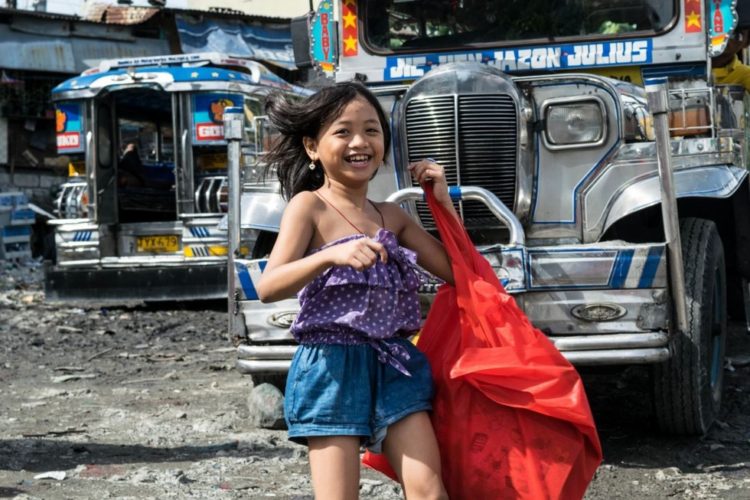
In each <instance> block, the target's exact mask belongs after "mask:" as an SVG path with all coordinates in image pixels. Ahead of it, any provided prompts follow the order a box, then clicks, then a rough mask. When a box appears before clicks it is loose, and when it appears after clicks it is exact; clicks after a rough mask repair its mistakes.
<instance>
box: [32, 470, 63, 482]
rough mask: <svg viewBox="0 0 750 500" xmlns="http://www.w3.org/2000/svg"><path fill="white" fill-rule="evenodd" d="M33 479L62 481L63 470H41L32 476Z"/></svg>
mask: <svg viewBox="0 0 750 500" xmlns="http://www.w3.org/2000/svg"><path fill="white" fill-rule="evenodd" d="M34 479H54V480H56V481H62V480H63V479H65V471H63V470H53V471H49V472H42V473H41V474H37V475H36V476H34Z"/></svg>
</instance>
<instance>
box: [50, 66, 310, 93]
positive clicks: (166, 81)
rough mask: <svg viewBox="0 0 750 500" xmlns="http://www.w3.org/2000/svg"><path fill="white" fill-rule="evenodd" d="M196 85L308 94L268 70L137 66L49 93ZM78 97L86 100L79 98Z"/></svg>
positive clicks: (72, 81) (75, 80) (179, 88)
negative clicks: (267, 89) (241, 87)
mask: <svg viewBox="0 0 750 500" xmlns="http://www.w3.org/2000/svg"><path fill="white" fill-rule="evenodd" d="M258 66H260V65H258ZM196 84H198V85H207V86H209V87H211V86H215V84H239V85H245V86H247V85H250V86H257V87H267V88H269V89H271V88H275V89H280V90H285V91H289V92H295V93H299V94H307V93H309V91H307V90H306V89H303V88H302V87H299V86H296V85H292V84H290V83H288V82H287V81H285V80H284V79H282V78H280V77H278V76H276V75H275V74H273V73H271V72H270V71H268V70H266V71H260V70H259V71H253V72H251V73H247V72H245V71H241V70H235V69H227V68H216V67H212V66H188V67H182V66H140V67H129V68H118V69H112V70H109V71H104V72H97V73H93V74H88V75H86V74H84V75H79V76H76V77H73V78H70V79H68V80H65V81H64V82H62V83H60V84H59V85H58V86H56V87H55V88H53V89H52V99H53V100H56V99H58V98H60V97H61V94H69V93H71V92H73V93H75V92H80V91H85V90H89V91H91V93H92V94H96V93H98V91H99V90H101V89H103V88H113V87H124V86H132V85H152V86H158V87H161V88H162V89H163V90H165V91H168V92H169V91H172V92H174V91H184V90H191V89H194V90H200V89H199V88H193V87H189V86H195V85H196ZM212 84H213V85H212ZM79 97H86V96H84V95H81V96H79Z"/></svg>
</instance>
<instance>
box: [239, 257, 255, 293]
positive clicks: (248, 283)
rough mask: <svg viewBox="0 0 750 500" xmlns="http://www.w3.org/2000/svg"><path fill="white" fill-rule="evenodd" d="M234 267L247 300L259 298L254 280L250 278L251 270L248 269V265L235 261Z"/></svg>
mask: <svg viewBox="0 0 750 500" xmlns="http://www.w3.org/2000/svg"><path fill="white" fill-rule="evenodd" d="M234 269H235V271H236V272H237V278H238V279H239V280H240V286H241V287H242V293H244V294H245V298H246V299H247V300H258V292H256V291H255V287H254V286H253V280H252V279H250V272H249V271H248V270H247V266H246V265H244V264H240V263H239V262H235V263H234Z"/></svg>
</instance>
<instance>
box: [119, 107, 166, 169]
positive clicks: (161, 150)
mask: <svg viewBox="0 0 750 500" xmlns="http://www.w3.org/2000/svg"><path fill="white" fill-rule="evenodd" d="M117 129H118V133H119V137H118V140H119V144H120V149H121V151H120V153H121V154H122V153H123V152H124V151H125V150H126V149H127V147H128V145H129V144H132V145H133V146H134V147H135V150H136V151H137V153H138V157H139V159H140V160H141V163H143V164H157V163H159V164H171V163H172V162H173V161H174V146H173V141H172V136H173V134H172V125H171V123H159V122H157V121H151V120H138V119H129V118H120V119H118V121H117Z"/></svg>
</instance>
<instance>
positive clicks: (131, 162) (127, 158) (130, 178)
mask: <svg viewBox="0 0 750 500" xmlns="http://www.w3.org/2000/svg"><path fill="white" fill-rule="evenodd" d="M117 185H118V186H120V187H143V186H145V185H146V179H145V178H144V176H143V162H141V157H140V156H139V155H138V147H137V146H136V144H135V143H134V142H129V143H128V144H127V145H126V146H125V149H124V150H123V152H122V155H121V156H120V159H119V161H118V162H117Z"/></svg>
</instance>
